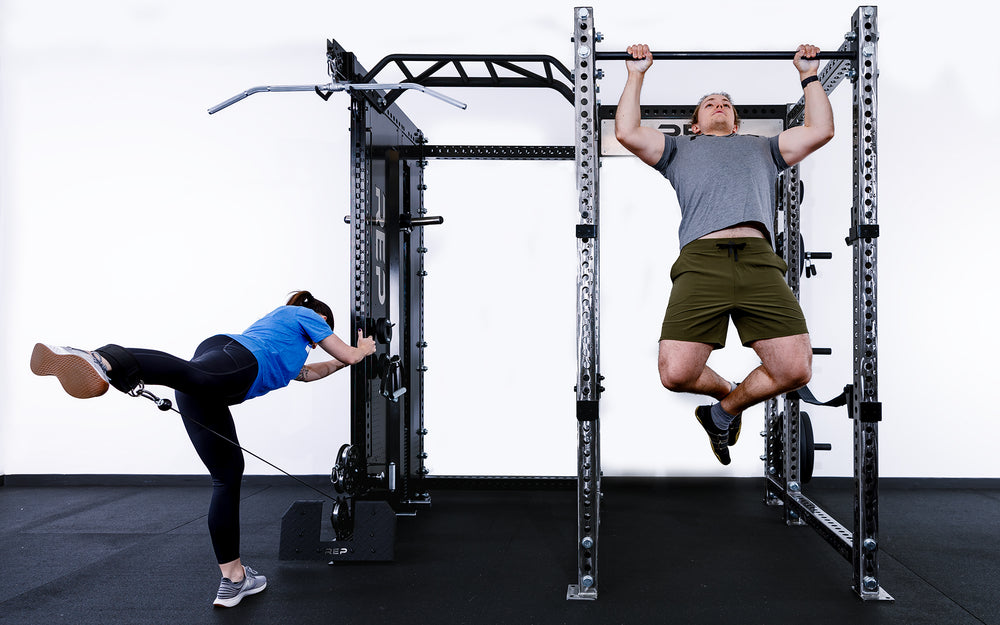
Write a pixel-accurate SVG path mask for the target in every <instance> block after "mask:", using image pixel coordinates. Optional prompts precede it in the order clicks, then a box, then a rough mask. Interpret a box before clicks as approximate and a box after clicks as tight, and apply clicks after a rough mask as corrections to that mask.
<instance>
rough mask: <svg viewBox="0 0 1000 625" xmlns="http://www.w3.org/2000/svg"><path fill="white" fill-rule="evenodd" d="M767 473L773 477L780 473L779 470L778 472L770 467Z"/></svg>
mask: <svg viewBox="0 0 1000 625" xmlns="http://www.w3.org/2000/svg"><path fill="white" fill-rule="evenodd" d="M767 472H768V473H769V474H771V475H774V474H775V473H777V472H778V471H777V470H776V469H775V468H774V467H768V468H767Z"/></svg>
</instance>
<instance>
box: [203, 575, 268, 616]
mask: <svg viewBox="0 0 1000 625" xmlns="http://www.w3.org/2000/svg"><path fill="white" fill-rule="evenodd" d="M243 573H244V575H245V577H244V578H243V581H241V582H240V583H238V584H234V583H233V582H232V581H230V579H229V578H228V577H223V578H222V582H221V583H219V592H218V593H217V594H216V595H215V603H214V604H213V605H215V606H216V607H220V608H231V607H233V606H234V605H236V604H237V603H239V602H240V601H242V600H243V597H246V596H247V595H256V594H257V593H259V592H260V591H262V590H264V589H265V588H267V578H266V577H264V576H263V575H260V574H259V573H257V571H255V570H253V569H252V568H250V567H249V566H246V565H244V566H243Z"/></svg>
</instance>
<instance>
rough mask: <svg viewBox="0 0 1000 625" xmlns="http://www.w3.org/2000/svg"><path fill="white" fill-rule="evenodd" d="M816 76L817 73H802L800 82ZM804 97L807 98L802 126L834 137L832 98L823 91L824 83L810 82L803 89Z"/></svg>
mask: <svg viewBox="0 0 1000 625" xmlns="http://www.w3.org/2000/svg"><path fill="white" fill-rule="evenodd" d="M815 75H816V72H805V73H801V74H800V75H799V80H805V79H806V78H807V77H809V76H815ZM802 95H803V97H804V98H805V111H804V113H803V119H802V124H803V125H804V126H805V127H806V128H812V129H816V130H818V131H821V132H823V133H824V134H828V135H829V136H831V137H832V136H833V107H832V106H831V105H830V98H829V97H827V95H826V91H825V90H824V89H823V83H822V81H819V80H814V81H812V82H810V83H809V84H808V85H806V86H805V87H804V88H803V91H802Z"/></svg>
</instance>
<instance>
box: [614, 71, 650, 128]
mask: <svg viewBox="0 0 1000 625" xmlns="http://www.w3.org/2000/svg"><path fill="white" fill-rule="evenodd" d="M644 77H645V74H642V73H640V72H629V74H628V80H626V81H625V88H624V89H622V96H621V98H619V100H618V110H617V111H615V133H616V134H617V135H619V137H618V140H619V141H621V138H622V136H626V137H627V136H628V134H629V133H630V132H632V131H634V130H635V129H637V128H639V123H640V120H641V118H642V112H641V110H640V108H639V97H640V94H641V93H642V81H643V78H644Z"/></svg>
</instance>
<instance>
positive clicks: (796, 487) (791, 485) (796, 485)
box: [788, 482, 802, 493]
mask: <svg viewBox="0 0 1000 625" xmlns="http://www.w3.org/2000/svg"><path fill="white" fill-rule="evenodd" d="M788 490H790V491H792V492H793V493H797V492H799V491H800V490H802V487H801V486H799V483H798V482H789V483H788Z"/></svg>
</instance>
